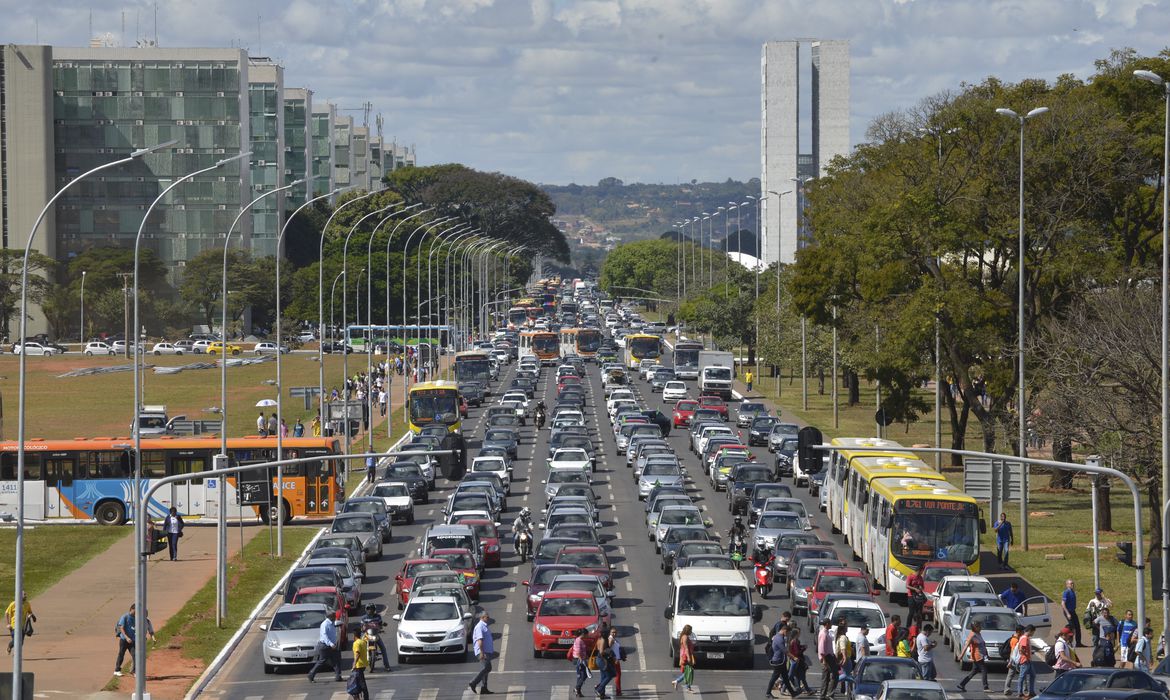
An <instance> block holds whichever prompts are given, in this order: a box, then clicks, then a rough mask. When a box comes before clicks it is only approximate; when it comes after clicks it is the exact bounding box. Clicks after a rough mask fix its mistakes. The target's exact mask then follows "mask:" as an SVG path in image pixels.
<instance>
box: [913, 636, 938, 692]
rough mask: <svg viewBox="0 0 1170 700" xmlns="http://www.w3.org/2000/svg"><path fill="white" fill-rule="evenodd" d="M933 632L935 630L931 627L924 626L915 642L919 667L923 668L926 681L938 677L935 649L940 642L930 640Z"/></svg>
mask: <svg viewBox="0 0 1170 700" xmlns="http://www.w3.org/2000/svg"><path fill="white" fill-rule="evenodd" d="M933 631H934V628H933V627H931V626H930V625H923V626H922V631H921V632H919V633H918V638H917V639H915V640H914V650H915V651H916V652H918V665H919V667H921V668H922V680H924V681H933V680H934V678H935V676H937V675H938V672H937V671H936V670H935V667H934V648H935V647H936V646H938V642H936V641H934V640H933V639H931V638H930V633H931V632H933Z"/></svg>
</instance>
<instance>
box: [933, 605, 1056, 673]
mask: <svg viewBox="0 0 1170 700" xmlns="http://www.w3.org/2000/svg"><path fill="white" fill-rule="evenodd" d="M976 622H977V623H979V624H980V625H981V627H982V629H981V630H980V632H979V634H980V635H981V636H982V637H983V641H985V642H986V643H987V663H988V664H989V665H990V664H997V665H998V664H1003V665H1005V666H1006V665H1007V663H1008V661H1009V660H1008V659H1005V658H1003V657H1002V656H1000V653H999V651H1000V646H1001V645H1002V644H1003V643H1004V642H1006V641H1008V640H1009V639H1011V638H1012V635H1014V634H1015V633H1016V626H1017V625H1018V624H1020V621H1019V619H1018V618H1017V617H1016V614H1015V613H1014V612H1012V611H1011V609H1009V608H1006V607H1004V606H1002V605H973V606H970V607H968V608H966V609H965V610H964V611H963V616H962V618H961V619H960V622H958V623H956V624H955V625H954V627H953V628H952V629H950V630H946V632H947V633H948V634H949V635H950V637H951V648H952V649H953V650H954V657H955V661H957V662H959V663H960V664H961V667H962V670H964V671H969V670H971V654H970V653H969V650H968V649H967V648H966V640H967V638H968V637H970V636H971V626H972V625H973V624H975V623H976ZM1031 647H1032V650H1033V651H1041V650H1047V649H1048V644H1047V643H1043V646H1041V640H1040V639H1039V638H1038V637H1035V636H1033V641H1032V644H1031Z"/></svg>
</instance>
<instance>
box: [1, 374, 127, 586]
mask: <svg viewBox="0 0 1170 700" xmlns="http://www.w3.org/2000/svg"><path fill="white" fill-rule="evenodd" d="M38 359H39V358H38ZM130 532H131V528H128V527H100V526H97V525H54V526H45V527H30V528H25V530H24V586H25V590H27V591H28V595H29V597H30V598H35V597H36V596H37V595H39V594H41V593H44V592H45V591H46V590H48V589H49V588H50V587H51V586H52V585H53V584H54V583H56V582H57V581H59V580H60V579H61V578H62V577H64V576H65V575H66V574H68V573H69V572H71V571H73V570H74V569H76V568H77V567H79V566H81V565H82V564H84V563H85V562H87V561H89V560H90V559H92V558H93V557H95V556H97V555H98V554H101V553H102V552H104V551H106V550H107V549H109V548H110V546H111V545H112V544H114V543H115V542H117V541H118V540H120V539H122V538H123V537H127V536H129V534H130ZM15 585H16V530H15V529H13V528H4V529H2V530H0V591H3V595H4V596H5V598H4V604H5V605H7V604H8V603H9V602H11V600H12V598H11V594H12V591H13V587H14V586H15Z"/></svg>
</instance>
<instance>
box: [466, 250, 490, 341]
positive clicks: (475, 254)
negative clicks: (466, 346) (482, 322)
mask: <svg viewBox="0 0 1170 700" xmlns="http://www.w3.org/2000/svg"><path fill="white" fill-rule="evenodd" d="M493 240H494V239H491V238H485V239H483V240H480V241H477V242H475V243H473V244H471V245H470V246H468V247H467V250H466V251H464V254H463V258H464V260H465V261H466V265H465V266H464V269H465V270H467V272H468V273H469V274H465V275H464V276H463V279H464V289H465V291H466V294H465V296H464V299H465V301H464V303H463V308H464V316H465V318H466V327H467V329H468V331H469V333H470V334H471V335H475V330H476V325H477V322H476V318H475V314H474V313H472V309H474V308H475V287H476V282H477V279H476V276H477V268H476V263H477V262H478V259H479V254H480V253H481V252H482V251H483V250H484V249H485V248H487V246H489V245H491V244H492V242H493Z"/></svg>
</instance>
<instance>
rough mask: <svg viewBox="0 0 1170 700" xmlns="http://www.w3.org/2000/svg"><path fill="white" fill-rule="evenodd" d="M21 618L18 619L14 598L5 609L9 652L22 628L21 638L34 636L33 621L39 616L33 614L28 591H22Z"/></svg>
mask: <svg viewBox="0 0 1170 700" xmlns="http://www.w3.org/2000/svg"><path fill="white" fill-rule="evenodd" d="M20 601H21V603H20V619H19V620H18V619H16V618H17V615H16V607H17V606H16V601H15V600H13V601H12V602H11V603H9V604H8V609H7V610H5V611H4V622H5V623H7V625H8V653H9V654H11V653H12V648H13V647H14V646H15V645H16V631H17V630H20V636H21V638H22V639H23V638H26V637H29V636H32V623H34V622H36V621H37V616H36V615H34V614H33V609H32V604H31V603H29V602H28V591H21V592H20Z"/></svg>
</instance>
